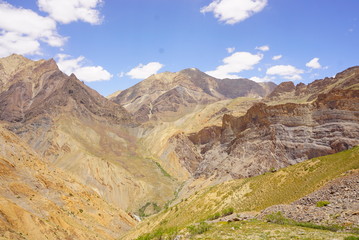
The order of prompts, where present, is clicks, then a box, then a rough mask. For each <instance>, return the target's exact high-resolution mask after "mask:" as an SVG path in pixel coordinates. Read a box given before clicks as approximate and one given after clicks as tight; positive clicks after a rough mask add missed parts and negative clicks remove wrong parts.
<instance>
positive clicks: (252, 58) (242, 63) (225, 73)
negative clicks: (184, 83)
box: [206, 52, 263, 79]
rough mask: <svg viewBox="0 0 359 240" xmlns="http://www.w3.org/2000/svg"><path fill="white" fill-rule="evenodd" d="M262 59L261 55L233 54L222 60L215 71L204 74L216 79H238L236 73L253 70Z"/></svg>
mask: <svg viewBox="0 0 359 240" xmlns="http://www.w3.org/2000/svg"><path fill="white" fill-rule="evenodd" d="M262 58H263V55H261V54H251V53H249V52H235V53H233V54H232V55H231V56H229V57H226V58H224V59H223V60H222V61H223V64H222V65H220V66H218V67H217V68H216V70H213V71H208V72H206V73H207V74H208V75H211V76H213V77H216V78H220V79H223V78H240V77H239V76H238V75H236V74H238V73H240V72H242V71H245V70H251V69H253V67H254V65H256V64H258V63H259V62H260V61H261V60H262Z"/></svg>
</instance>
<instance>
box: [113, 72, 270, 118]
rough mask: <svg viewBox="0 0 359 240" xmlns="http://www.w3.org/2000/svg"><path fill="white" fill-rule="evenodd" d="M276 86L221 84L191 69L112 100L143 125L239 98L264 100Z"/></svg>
mask: <svg viewBox="0 0 359 240" xmlns="http://www.w3.org/2000/svg"><path fill="white" fill-rule="evenodd" d="M275 86H276V85H275V84H274V83H261V84H259V83H256V82H253V81H251V80H248V79H224V80H219V79H216V78H213V77H211V76H208V75H207V74H205V73H203V72H201V71H199V70H198V69H194V68H191V69H185V70H182V71H180V72H177V73H171V72H165V73H160V74H156V75H152V76H151V77H149V78H147V79H145V80H143V81H142V82H140V83H138V84H136V85H135V86H133V87H131V88H129V89H126V90H124V91H121V92H120V94H118V95H117V96H116V97H113V96H112V100H113V101H115V102H117V103H119V104H121V105H123V106H124V107H125V108H126V109H127V110H128V111H129V112H131V113H133V114H134V116H135V118H136V119H137V120H138V121H140V122H145V121H148V120H157V119H161V120H164V121H172V120H174V119H178V118H179V117H181V116H183V115H184V114H186V113H188V112H191V111H192V110H193V108H194V107H195V106H196V105H207V104H209V103H213V102H216V101H220V100H225V99H233V98H237V97H254V98H262V97H264V96H267V95H268V94H269V93H270V92H271V91H272V90H273V89H274V87H275Z"/></svg>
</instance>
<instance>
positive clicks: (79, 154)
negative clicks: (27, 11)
mask: <svg viewBox="0 0 359 240" xmlns="http://www.w3.org/2000/svg"><path fill="white" fill-rule="evenodd" d="M0 69H1V71H2V74H1V75H0V82H1V89H2V92H1V93H0V120H2V121H5V123H6V124H7V128H8V129H10V130H11V131H12V132H14V133H16V134H17V135H18V136H19V137H21V139H23V140H24V141H26V142H27V143H28V144H29V145H30V146H31V147H32V148H33V149H34V150H35V151H37V152H38V153H39V154H40V155H41V156H42V157H44V159H46V160H47V161H49V163H50V164H51V165H53V166H55V167H58V168H60V169H62V170H64V171H66V172H68V173H70V174H73V175H74V176H76V177H78V178H79V180H80V182H81V183H82V184H85V185H88V186H89V187H91V188H92V189H93V190H94V191H96V192H97V193H98V194H99V195H101V196H102V197H103V198H104V199H105V200H106V201H109V202H111V203H112V204H114V205H116V206H117V207H120V208H122V209H126V210H128V211H135V210H136V209H138V208H140V207H141V206H142V205H144V204H146V202H158V203H159V204H164V202H165V201H167V200H168V199H170V198H172V196H173V192H174V189H175V187H176V185H177V184H176V182H175V181H174V180H173V179H171V178H169V177H167V176H165V175H164V174H163V172H162V170H161V168H160V167H159V166H158V165H157V164H156V163H155V162H154V161H153V160H149V159H146V158H144V157H143V156H142V155H141V151H142V150H141V149H139V146H138V144H137V139H136V138H135V137H134V136H132V135H131V134H130V133H129V131H128V129H129V128H130V127H131V126H134V125H135V124H136V123H135V122H134V121H133V120H132V118H131V115H130V114H129V113H128V112H127V111H126V110H125V109H124V108H123V107H121V106H120V105H118V104H116V103H114V102H112V101H109V100H108V99H106V98H105V97H103V96H101V95H100V94H98V93H97V92H96V91H94V90H92V89H91V88H89V87H87V86H86V85H85V84H84V83H83V82H81V81H79V80H78V79H77V78H76V76H74V75H71V76H67V75H66V74H64V73H62V72H61V71H60V70H59V69H58V67H57V65H56V63H55V62H54V61H53V60H40V61H31V60H29V59H26V58H24V57H22V56H19V55H12V56H9V57H7V58H3V59H1V60H0Z"/></svg>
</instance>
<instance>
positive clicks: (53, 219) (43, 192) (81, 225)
mask: <svg viewBox="0 0 359 240" xmlns="http://www.w3.org/2000/svg"><path fill="white" fill-rule="evenodd" d="M0 146H1V148H0V182H1V184H0V186H1V187H0V202H1V204H0V237H2V238H3V239H34V240H35V239H116V238H118V237H119V236H120V235H121V234H123V233H124V232H125V231H128V230H129V229H130V228H132V227H133V226H134V225H135V221H134V220H133V219H132V218H131V217H130V216H129V215H128V214H127V213H126V212H124V211H123V210H121V209H119V208H117V207H115V206H113V205H112V204H109V203H107V202H106V201H104V200H103V199H102V198H101V196H100V195H99V194H97V193H96V192H95V191H93V190H92V189H91V188H89V187H88V186H85V185H83V184H81V183H80V181H79V180H78V179H77V178H76V177H75V176H73V175H71V174H68V173H65V172H63V171H62V170H60V169H58V168H56V167H54V166H50V165H49V164H48V162H47V161H46V160H44V159H41V158H40V157H39V156H38V155H37V154H36V153H35V152H34V151H32V150H31V148H30V147H29V146H28V145H27V144H25V143H24V142H22V140H21V139H19V138H18V137H16V136H15V135H14V134H13V133H10V132H9V131H7V130H5V129H4V128H3V127H2V126H1V127H0Z"/></svg>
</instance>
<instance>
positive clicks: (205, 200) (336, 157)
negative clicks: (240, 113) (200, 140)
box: [125, 147, 359, 239]
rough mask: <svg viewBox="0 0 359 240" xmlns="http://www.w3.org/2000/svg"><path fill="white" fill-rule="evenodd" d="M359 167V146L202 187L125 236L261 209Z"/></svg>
mask: <svg viewBox="0 0 359 240" xmlns="http://www.w3.org/2000/svg"><path fill="white" fill-rule="evenodd" d="M358 168H359V147H355V148H353V149H350V150H347V151H343V152H340V153H337V154H333V155H329V156H324V157H319V158H314V159H311V160H308V161H305V162H302V163H299V164H296V165H293V166H290V167H287V168H283V169H281V170H279V171H277V172H274V173H266V174H263V175H260V176H256V177H252V178H248V179H239V180H234V181H229V182H225V183H223V184H220V185H217V186H214V187H211V188H209V189H205V190H202V191H201V192H198V193H197V194H194V195H193V196H191V197H190V198H188V199H185V200H184V201H182V202H181V203H179V204H177V205H175V206H172V207H171V208H169V209H167V210H165V211H163V212H161V213H159V214H157V215H155V216H153V217H151V218H149V219H147V220H146V221H144V222H142V223H141V224H140V225H138V226H137V227H136V228H135V229H134V230H133V231H132V232H130V233H129V234H128V235H127V236H126V237H125V239H127V238H128V239H135V237H137V236H139V235H141V234H144V233H146V232H151V231H155V230H156V229H159V228H161V229H170V228H179V229H181V228H185V227H186V226H188V225H190V224H193V223H196V222H201V221H204V220H207V219H208V218H209V217H210V216H211V215H213V214H214V213H216V212H220V211H223V210H224V209H226V208H228V207H233V208H234V211H235V212H244V211H260V210H262V209H265V208H267V207H269V206H272V205H276V204H286V203H291V202H293V201H295V200H297V199H299V198H301V197H304V196H305V195H308V194H309V193H311V192H313V191H315V190H317V189H319V188H320V187H322V186H323V185H324V184H325V183H327V182H328V181H330V180H332V179H335V178H337V177H339V176H340V175H341V174H343V173H345V172H347V171H348V170H351V169H358Z"/></svg>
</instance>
